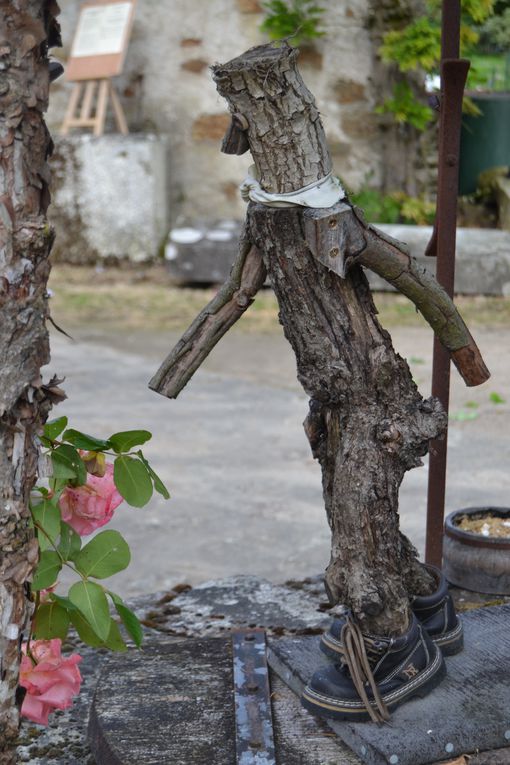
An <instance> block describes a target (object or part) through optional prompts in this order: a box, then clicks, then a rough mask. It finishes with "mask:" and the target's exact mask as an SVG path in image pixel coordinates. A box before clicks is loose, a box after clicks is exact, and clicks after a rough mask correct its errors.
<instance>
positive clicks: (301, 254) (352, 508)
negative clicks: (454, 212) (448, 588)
mask: <svg viewBox="0 0 510 765" xmlns="http://www.w3.org/2000/svg"><path fill="white" fill-rule="evenodd" d="M296 55H297V54H296V52H295V51H294V50H292V49H290V48H288V47H286V46H284V47H281V48H278V49H277V48H274V47H271V46H260V47H258V48H254V49H252V50H250V51H248V52H247V53H245V54H243V55H242V56H240V57H238V58H236V59H234V60H232V61H230V62H228V63H227V64H225V65H217V66H215V67H213V75H214V79H215V81H216V85H217V88H218V91H219V93H220V94H221V95H222V96H224V97H225V99H226V100H227V102H228V105H229V109H230V111H231V112H232V113H233V114H235V115H241V116H240V117H236V119H237V121H238V123H239V124H244V125H247V129H246V132H247V139H248V143H249V146H250V150H251V152H252V155H253V158H254V161H255V165H256V170H257V174H258V177H259V178H260V182H261V186H262V187H263V188H264V189H265V190H266V191H270V192H278V193H285V192H288V191H294V190H296V189H299V188H302V187H303V186H306V185H308V184H310V183H312V182H314V181H317V180H319V179H321V178H323V177H324V176H325V175H326V174H327V173H328V172H329V171H330V170H331V161H330V156H329V151H328V148H327V145H326V140H325V136H324V131H323V128H322V124H321V121H320V117H319V114H318V112H317V110H316V107H315V104H314V100H313V97H312V95H311V94H310V92H309V91H308V90H307V88H306V86H305V85H304V83H303V81H302V79H301V77H300V75H299V72H298V70H297V68H296ZM246 236H247V237H248V238H249V240H251V242H252V243H253V244H254V245H255V248H254V249H253V250H252V251H251V252H252V256H253V258H255V257H257V256H258V257H259V258H260V257H262V258H263V261H264V264H265V267H266V269H267V273H268V274H269V277H270V279H271V283H272V286H273V289H274V291H275V294H276V296H277V299H278V304H279V308H280V321H281V323H282V325H283V329H284V332H285V335H286V337H287V339H288V340H289V342H290V343H291V345H292V347H293V349H294V352H295V354H296V359H297V367H298V377H299V380H300V382H301V384H302V385H303V387H304V389H305V391H306V392H307V394H308V395H309V396H310V399H311V400H310V412H309V415H308V417H307V419H306V421H305V430H306V433H307V436H308V438H309V441H310V444H311V447H312V451H313V454H314V456H315V457H316V458H317V459H318V460H319V461H320V464H321V467H322V476H323V492H324V499H325V504H326V511H327V515H328V520H329V524H330V527H331V530H332V547H331V560H330V564H329V566H328V569H327V572H326V586H327V590H328V594H329V596H330V599H331V600H332V602H335V603H337V602H343V603H346V604H347V605H348V606H349V607H350V608H351V609H352V610H353V612H354V615H355V617H356V619H357V621H358V622H359V623H360V626H361V627H362V629H363V630H367V631H369V632H372V633H376V634H384V635H389V634H400V633H402V632H403V631H404V630H405V629H406V627H407V624H408V618H409V593H421V594H425V593H428V592H430V591H431V590H432V588H433V587H434V583H433V581H432V578H431V577H430V575H429V574H428V572H427V571H426V570H425V569H424V568H423V567H422V566H421V565H420V564H419V563H418V561H417V558H416V552H415V550H414V548H413V546H412V544H411V543H410V542H409V540H408V539H406V537H404V536H403V535H401V534H400V532H399V528H398V490H399V487H400V484H401V481H402V478H403V476H404V474H405V472H406V470H409V469H410V468H412V467H415V466H417V465H420V464H421V457H422V456H423V455H424V454H425V453H426V451H427V446H428V442H429V440H430V439H431V438H436V437H438V436H439V435H441V433H442V432H443V431H444V429H445V427H446V417H445V415H444V412H443V411H442V409H441V406H440V404H439V402H438V401H436V400H433V399H428V400H424V399H423V398H422V396H421V395H420V393H419V392H418V390H417V388H416V385H415V384H414V382H413V380H412V377H411V374H410V371H409V368H408V366H407V364H406V363H405V361H404V360H403V359H401V358H400V357H399V356H398V355H397V354H396V353H395V351H394V350H393V347H392V344H391V338H390V336H389V335H388V333H387V332H385V331H384V330H383V329H382V328H381V326H380V325H379V323H378V321H377V318H376V309H375V307H374V304H373V301H372V298H371V294H370V290H369V287H368V284H367V281H366V279H365V276H364V274H363V271H362V269H361V267H360V263H363V262H364V259H365V260H366V262H365V265H368V266H370V267H371V268H374V270H377V269H379V268H380V269H381V270H379V273H381V272H383V275H385V277H386V278H388V279H390V280H392V281H393V282H394V283H396V284H397V286H400V287H401V288H403V291H404V292H405V293H406V294H408V295H409V296H410V297H411V299H413V300H414V301H415V302H416V304H417V305H419V307H420V310H422V313H423V314H424V316H425V317H426V318H427V319H428V320H429V322H430V323H431V324H432V325H433V326H434V329H435V330H436V331H437V332H438V333H439V334H440V335H441V339H442V341H443V342H444V344H445V345H446V347H448V349H449V350H450V352H451V353H452V357H453V358H454V360H455V361H456V363H457V365H458V367H459V370H460V371H461V373H462V374H463V376H464V378H465V379H466V381H467V383H468V384H478V383H479V382H482V381H483V380H485V379H486V377H487V375H488V372H487V370H486V369H485V366H484V365H483V361H482V360H481V357H480V354H479V351H478V349H477V348H476V344H475V343H474V341H473V339H472V338H471V336H470V334H469V332H468V331H467V329H466V327H465V325H464V323H463V322H462V319H461V318H460V316H459V315H458V313H457V312H456V310H455V308H454V306H453V304H452V303H451V301H449V299H448V297H447V296H446V295H445V293H444V291H442V290H441V288H440V287H439V286H438V285H437V284H436V283H435V282H434V280H431V279H430V278H428V277H426V276H424V275H423V273H422V272H420V271H419V270H418V269H417V267H416V264H415V262H413V261H412V259H410V258H409V256H408V255H407V254H406V251H405V247H404V246H402V245H400V246H398V244H399V243H396V242H391V241H388V240H387V239H386V238H385V237H383V236H382V235H380V234H379V233H378V232H377V231H376V230H374V229H373V228H372V227H369V226H367V225H366V224H365V223H364V221H363V220H362V219H361V218H360V217H359V215H358V214H357V212H356V211H355V210H354V209H353V208H352V207H351V206H350V205H348V204H345V203H339V204H337V205H336V206H335V207H334V208H329V209H328V210H303V209H299V208H290V207H289V208H279V209H271V208H269V207H267V206H265V205H258V204H252V203H250V205H249V208H248V216H247V227H246ZM331 237H336V238H335V239H334V240H331ZM331 241H334V242H336V243H337V244H336V245H335V246H334V247H331V245H330V244H329V243H330V242H331ZM245 247H246V245H245ZM330 247H331V249H329V248H330ZM328 252H329V254H330V256H331V258H332V260H335V259H336V258H338V256H340V255H342V258H343V259H344V262H345V263H346V264H347V265H349V266H350V268H349V271H348V273H347V276H346V278H345V279H342V278H341V277H340V276H338V273H339V272H342V269H340V271H337V272H336V273H335V267H334V266H333V265H331V266H330V267H329V268H328V267H326V266H325V265H323V262H324V257H323V256H325V254H326V255H327V253H328ZM320 260H321V261H322V262H319V261H320ZM381 264H382V265H381ZM217 313H218V305H214V306H213V304H212V303H211V304H210V305H209V306H208V307H207V308H206V309H205V310H204V312H203V313H202V315H201V317H199V318H198V319H197V320H196V322H195V323H194V325H195V330H193V326H192V327H191V328H190V330H188V332H187V333H186V335H185V338H186V343H185V344H184V345H183V344H182V343H179V344H178V345H177V346H176V348H175V349H174V351H172V352H171V354H170V356H169V357H168V359H167V360H166V362H165V363H164V364H163V366H162V368H161V369H160V371H159V372H158V373H157V374H156V376H155V377H154V378H153V380H151V383H150V386H151V387H152V388H153V389H154V390H157V391H158V392H161V393H163V394H164V395H168V396H175V395H177V394H178V392H179V391H180V390H181V389H182V387H183V386H184V384H185V383H186V382H187V380H188V379H189V378H190V377H191V375H192V373H193V372H194V371H195V369H196V368H197V364H196V363H195V362H196V359H197V358H198V357H199V356H200V358H201V359H202V358H204V357H205V355H207V352H208V351H209V350H210V349H211V348H212V347H213V345H214V344H215V343H216V342H217V340H218V338H219V337H220V336H221V334H223V333H224V331H226V328H227V327H225V328H224V329H223V330H222V331H221V332H220V331H219V328H218V325H217V323H216V324H215V325H214V332H211V333H208V332H207V331H205V332H203V331H202V332H197V331H196V328H197V327H201V328H202V329H203V328H204V327H206V324H205V323H204V322H207V320H208V319H209V318H210V316H209V314H213V315H217ZM229 326H230V324H229Z"/></svg>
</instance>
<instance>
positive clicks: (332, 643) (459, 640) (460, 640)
mask: <svg viewBox="0 0 510 765" xmlns="http://www.w3.org/2000/svg"><path fill="white" fill-rule="evenodd" d="M429 637H430V639H431V640H432V642H433V643H434V645H437V646H439V648H440V649H441V651H442V654H443V656H454V655H455V654H457V653H460V651H462V649H463V648H464V629H463V627H462V622H461V620H460V619H459V617H457V624H456V625H455V627H454V628H453V629H452V630H449V631H448V632H445V633H444V635H438V636H437V637H432V635H429ZM320 649H321V651H322V653H324V654H325V655H326V656H328V658H330V659H333V660H334V661H338V660H339V659H340V658H341V657H342V654H343V646H342V643H341V642H340V641H339V640H337V639H336V638H335V637H333V635H331V633H329V632H326V633H325V634H324V635H323V636H322V638H321V642H320Z"/></svg>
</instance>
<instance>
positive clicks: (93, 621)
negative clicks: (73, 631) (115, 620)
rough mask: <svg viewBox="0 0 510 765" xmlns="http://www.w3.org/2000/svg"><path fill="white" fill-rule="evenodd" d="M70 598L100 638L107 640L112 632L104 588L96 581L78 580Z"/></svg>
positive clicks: (70, 592)
mask: <svg viewBox="0 0 510 765" xmlns="http://www.w3.org/2000/svg"><path fill="white" fill-rule="evenodd" d="M69 600H70V601H71V603H72V604H73V605H75V606H76V608H77V609H78V611H79V612H80V613H81V615H82V616H83V617H84V618H85V620H86V621H87V622H88V624H89V625H90V627H91V628H92V630H93V631H94V632H95V634H96V635H97V636H98V638H100V639H101V640H102V641H105V640H106V639H107V638H108V634H109V632H110V611H109V609H108V600H107V599H106V595H105V593H104V590H103V588H102V587H101V586H100V585H99V584H95V583H94V582H76V584H73V586H72V587H71V589H70V590H69ZM73 623H74V622H73Z"/></svg>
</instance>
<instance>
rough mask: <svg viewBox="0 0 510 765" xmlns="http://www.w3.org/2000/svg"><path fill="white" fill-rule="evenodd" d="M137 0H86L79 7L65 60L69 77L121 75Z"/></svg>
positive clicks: (76, 78) (86, 78)
mask: <svg viewBox="0 0 510 765" xmlns="http://www.w3.org/2000/svg"><path fill="white" fill-rule="evenodd" d="M135 2H136V0H88V2H86V3H84V4H83V5H82V7H81V8H80V16H79V19H78V26H77V28H76V33H75V35H74V39H73V44H72V47H71V55H70V57H69V61H68V63H67V69H66V75H67V79H68V80H73V81H76V80H97V79H102V78H106V77H114V76H115V75H117V74H120V72H121V71H122V66H123V64H124V59H125V56H126V50H127V45H128V41H129V35H130V32H131V26H132V22H133V15H134V7H135Z"/></svg>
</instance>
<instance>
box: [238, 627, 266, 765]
mask: <svg viewBox="0 0 510 765" xmlns="http://www.w3.org/2000/svg"><path fill="white" fill-rule="evenodd" d="M232 654H233V655H232V660H233V665H234V700H235V712H236V760H237V763H238V765H276V755H275V746H274V739H273V718H272V713H271V694H270V688H269V673H268V667H267V660H266V636H265V632H264V630H260V629H258V630H257V629H252V630H235V631H234V632H232Z"/></svg>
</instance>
